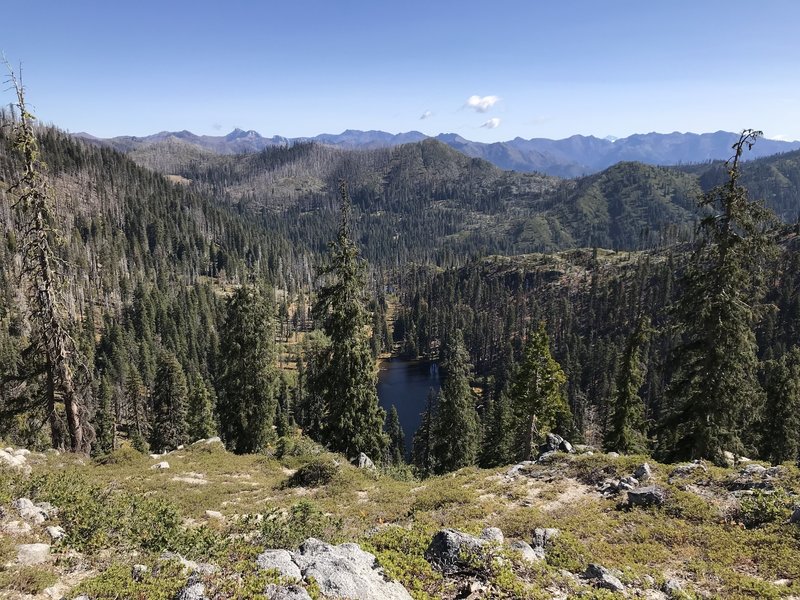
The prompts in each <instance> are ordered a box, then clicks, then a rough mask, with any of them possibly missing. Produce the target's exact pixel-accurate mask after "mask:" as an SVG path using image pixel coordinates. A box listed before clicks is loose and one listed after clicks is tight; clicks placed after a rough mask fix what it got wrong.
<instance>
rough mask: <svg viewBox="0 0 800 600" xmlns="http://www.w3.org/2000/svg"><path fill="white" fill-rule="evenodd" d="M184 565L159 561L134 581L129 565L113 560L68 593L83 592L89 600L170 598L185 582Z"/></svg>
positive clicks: (72, 596) (170, 599) (168, 599)
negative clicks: (90, 599) (98, 572)
mask: <svg viewBox="0 0 800 600" xmlns="http://www.w3.org/2000/svg"><path fill="white" fill-rule="evenodd" d="M186 579H187V577H186V575H185V574H184V572H183V567H182V566H181V565H180V564H178V563H177V562H166V563H162V564H160V565H158V566H157V567H156V568H154V569H153V570H152V571H151V572H149V573H147V574H145V576H144V577H142V578H141V580H140V581H135V580H134V579H133V577H132V574H131V567H130V565H124V564H114V565H111V566H110V567H108V568H107V569H105V570H104V571H103V572H102V573H101V574H100V575H98V576H97V577H93V578H91V579H87V580H86V581H84V582H82V583H81V584H80V585H78V586H77V587H76V588H75V589H73V590H72V591H71V592H70V597H71V598H74V597H76V596H78V595H81V594H85V595H87V596H89V597H90V598H92V600H117V599H119V598H147V600H172V599H173V598H176V597H177V595H178V592H179V591H180V589H181V588H182V587H183V586H184V585H185V583H186Z"/></svg>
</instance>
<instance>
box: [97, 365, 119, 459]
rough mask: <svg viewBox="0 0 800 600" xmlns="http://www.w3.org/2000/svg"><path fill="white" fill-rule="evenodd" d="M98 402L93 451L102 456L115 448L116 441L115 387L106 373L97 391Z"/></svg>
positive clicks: (101, 378)
mask: <svg viewBox="0 0 800 600" xmlns="http://www.w3.org/2000/svg"><path fill="white" fill-rule="evenodd" d="M97 404H98V406H97V412H96V414H95V419H94V421H95V431H96V432H97V438H96V440H95V444H94V447H93V448H92V451H93V452H94V453H95V454H97V455H99V456H102V455H104V454H109V453H110V452H112V451H113V450H114V443H115V441H116V419H115V414H114V389H113V386H112V385H111V381H110V380H109V378H108V375H106V374H103V375H102V376H101V377H100V386H99V389H98V391H97Z"/></svg>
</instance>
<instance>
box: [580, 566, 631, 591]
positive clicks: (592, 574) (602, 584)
mask: <svg viewBox="0 0 800 600" xmlns="http://www.w3.org/2000/svg"><path fill="white" fill-rule="evenodd" d="M583 576H584V577H585V578H586V579H589V580H590V581H591V582H592V584H594V585H595V586H597V587H599V588H604V589H607V590H611V591H612V592H624V591H625V586H624V585H622V582H621V581H620V580H619V579H618V578H617V577H615V576H614V575H612V574H611V571H609V570H608V569H606V568H605V567H601V566H600V565H596V564H593V563H592V564H589V566H588V567H586V572H585V573H584V574H583Z"/></svg>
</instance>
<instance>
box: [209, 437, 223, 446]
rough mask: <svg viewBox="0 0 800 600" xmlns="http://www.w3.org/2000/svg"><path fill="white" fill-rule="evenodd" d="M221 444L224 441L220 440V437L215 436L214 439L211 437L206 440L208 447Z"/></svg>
mask: <svg viewBox="0 0 800 600" xmlns="http://www.w3.org/2000/svg"><path fill="white" fill-rule="evenodd" d="M221 443H222V440H221V439H220V437H219V436H218V435H215V436H214V437H210V438H208V439H207V440H206V445H208V444H221Z"/></svg>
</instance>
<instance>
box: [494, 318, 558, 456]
mask: <svg viewBox="0 0 800 600" xmlns="http://www.w3.org/2000/svg"><path fill="white" fill-rule="evenodd" d="M566 383H567V377H566V375H564V371H562V370H561V366H560V365H559V364H558V362H557V361H556V360H555V359H554V358H553V355H552V354H551V353H550V338H549V337H548V336H547V332H546V331H545V328H544V323H540V324H539V327H538V328H537V329H535V330H533V331H531V332H530V334H529V335H528V339H527V341H526V343H525V348H524V349H523V356H522V359H521V360H520V362H519V363H518V364H517V365H516V367H515V368H514V372H513V374H512V377H511V383H510V387H509V396H510V398H511V405H512V411H513V423H512V427H511V432H513V436H514V438H513V441H514V449H515V454H516V456H515V458H516V459H517V460H531V459H532V458H534V452H535V451H536V447H537V445H538V444H539V442H540V441H541V440H542V439H543V438H544V436H545V434H546V433H548V432H551V431H559V432H561V433H564V434H566V433H569V431H570V430H571V428H572V414H571V412H570V409H569V405H568V404H567V400H566V393H565V392H566V389H565V387H566Z"/></svg>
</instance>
